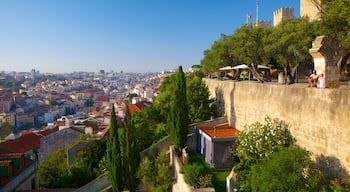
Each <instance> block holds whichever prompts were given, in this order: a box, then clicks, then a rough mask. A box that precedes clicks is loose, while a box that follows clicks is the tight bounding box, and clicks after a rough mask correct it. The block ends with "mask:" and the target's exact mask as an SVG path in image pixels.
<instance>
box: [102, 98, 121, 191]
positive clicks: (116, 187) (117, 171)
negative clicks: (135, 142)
mask: <svg viewBox="0 0 350 192" xmlns="http://www.w3.org/2000/svg"><path fill="white" fill-rule="evenodd" d="M106 151H107V153H106V157H107V170H108V179H109V181H110V182H111V184H112V189H113V191H117V192H121V191H122V189H123V170H122V161H121V151H120V141H119V135H118V125H117V119H116V116H115V109H114V105H113V106H112V110H111V117H110V125H109V135H108V138H107V146H106Z"/></svg>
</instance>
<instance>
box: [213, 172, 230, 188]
mask: <svg viewBox="0 0 350 192" xmlns="http://www.w3.org/2000/svg"><path fill="white" fill-rule="evenodd" d="M211 172H212V174H213V185H214V188H215V191H217V192H221V191H223V192H225V191H226V177H227V176H228V175H229V174H230V172H231V168H227V169H212V170H211Z"/></svg>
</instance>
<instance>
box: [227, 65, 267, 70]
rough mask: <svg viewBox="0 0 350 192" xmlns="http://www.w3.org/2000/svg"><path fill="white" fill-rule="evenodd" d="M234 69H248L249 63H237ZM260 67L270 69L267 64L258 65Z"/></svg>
mask: <svg viewBox="0 0 350 192" xmlns="http://www.w3.org/2000/svg"><path fill="white" fill-rule="evenodd" d="M233 69H248V66H247V64H241V65H236V66H234V67H233ZM258 69H270V67H268V66H265V65H258Z"/></svg>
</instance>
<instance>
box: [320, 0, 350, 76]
mask: <svg viewBox="0 0 350 192" xmlns="http://www.w3.org/2000/svg"><path fill="white" fill-rule="evenodd" d="M322 3H323V4H324V6H323V8H324V10H323V12H322V13H323V14H322V17H321V20H320V25H319V28H320V29H321V34H322V35H326V36H328V37H329V38H330V39H331V41H332V45H333V47H332V48H333V50H331V51H332V53H331V55H332V56H333V58H334V60H335V61H336V63H337V65H338V67H339V68H340V70H341V71H343V69H344V67H345V66H347V65H346V64H347V63H348V62H347V61H348V58H349V57H350V19H349V18H350V2H349V1H348V0H336V1H335V0H323V1H322ZM348 70H349V69H348Z"/></svg>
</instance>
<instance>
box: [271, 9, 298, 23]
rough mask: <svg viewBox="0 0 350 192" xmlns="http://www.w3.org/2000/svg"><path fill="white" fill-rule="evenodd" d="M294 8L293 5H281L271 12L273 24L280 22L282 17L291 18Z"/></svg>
mask: <svg viewBox="0 0 350 192" xmlns="http://www.w3.org/2000/svg"><path fill="white" fill-rule="evenodd" d="M293 18H294V8H293V7H282V8H280V9H278V10H277V11H274V12H273V26H277V25H278V24H279V23H281V22H282V20H283V19H293Z"/></svg>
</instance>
